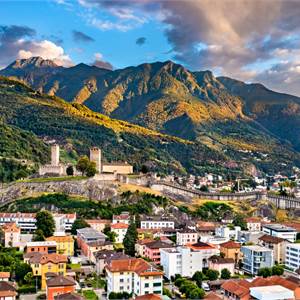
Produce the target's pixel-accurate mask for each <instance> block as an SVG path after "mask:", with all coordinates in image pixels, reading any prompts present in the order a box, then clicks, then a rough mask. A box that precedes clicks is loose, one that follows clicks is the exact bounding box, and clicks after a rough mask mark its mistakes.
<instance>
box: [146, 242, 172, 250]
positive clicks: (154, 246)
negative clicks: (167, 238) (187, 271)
mask: <svg viewBox="0 0 300 300" xmlns="http://www.w3.org/2000/svg"><path fill="white" fill-rule="evenodd" d="M145 247H147V248H150V249H159V248H170V244H169V243H165V242H163V241H161V240H157V241H152V242H149V243H146V244H145Z"/></svg>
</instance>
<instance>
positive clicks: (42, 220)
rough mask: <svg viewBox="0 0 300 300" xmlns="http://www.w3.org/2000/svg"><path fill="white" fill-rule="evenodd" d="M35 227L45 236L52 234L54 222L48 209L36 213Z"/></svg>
mask: <svg viewBox="0 0 300 300" xmlns="http://www.w3.org/2000/svg"><path fill="white" fill-rule="evenodd" d="M36 228H37V230H41V231H42V232H43V235H44V237H46V238H47V237H49V236H52V235H53V233H54V231H55V222H54V219H53V216H52V214H51V213H50V212H49V211H47V210H42V211H39V212H38V213H37V214H36Z"/></svg>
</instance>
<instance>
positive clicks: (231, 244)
mask: <svg viewBox="0 0 300 300" xmlns="http://www.w3.org/2000/svg"><path fill="white" fill-rule="evenodd" d="M220 247H223V248H227V249H231V248H237V249H240V248H241V244H239V243H236V242H234V241H228V242H225V243H222V244H220Z"/></svg>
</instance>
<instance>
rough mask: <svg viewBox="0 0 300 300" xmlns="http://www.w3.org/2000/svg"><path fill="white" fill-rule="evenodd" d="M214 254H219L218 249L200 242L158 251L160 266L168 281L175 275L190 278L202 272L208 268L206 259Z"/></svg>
mask: <svg viewBox="0 0 300 300" xmlns="http://www.w3.org/2000/svg"><path fill="white" fill-rule="evenodd" d="M215 254H219V250H218V249H216V248H214V247H213V246H211V245H208V244H205V243H202V242H199V243H197V244H193V245H191V246H178V247H176V248H162V249H160V264H161V265H162V266H163V269H164V272H165V276H166V277H167V278H168V279H171V276H174V275H175V274H180V275H181V276H184V277H192V276H193V274H194V273H195V272H196V271H202V269H203V268H204V267H208V259H209V258H210V257H211V256H212V255H215Z"/></svg>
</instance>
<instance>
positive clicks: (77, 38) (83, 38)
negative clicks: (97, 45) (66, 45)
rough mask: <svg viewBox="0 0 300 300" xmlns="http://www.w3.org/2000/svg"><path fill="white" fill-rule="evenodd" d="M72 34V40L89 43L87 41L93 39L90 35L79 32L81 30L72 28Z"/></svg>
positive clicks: (92, 40)
mask: <svg viewBox="0 0 300 300" xmlns="http://www.w3.org/2000/svg"><path fill="white" fill-rule="evenodd" d="M72 35H73V40H74V41H75V42H84V43H89V42H94V41H95V40H94V39H93V38H92V37H90V36H89V35H87V34H85V33H83V32H81V31H77V30H73V31H72Z"/></svg>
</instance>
